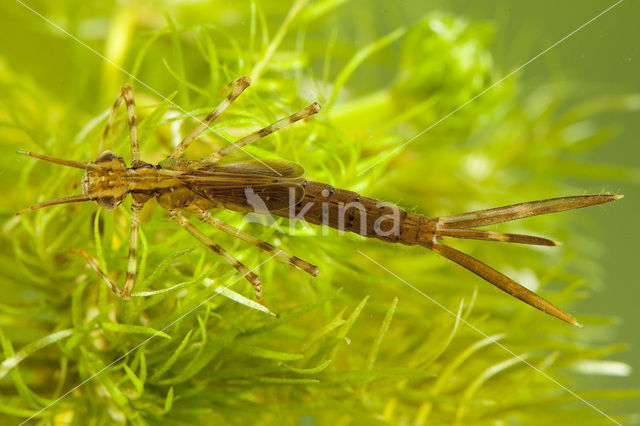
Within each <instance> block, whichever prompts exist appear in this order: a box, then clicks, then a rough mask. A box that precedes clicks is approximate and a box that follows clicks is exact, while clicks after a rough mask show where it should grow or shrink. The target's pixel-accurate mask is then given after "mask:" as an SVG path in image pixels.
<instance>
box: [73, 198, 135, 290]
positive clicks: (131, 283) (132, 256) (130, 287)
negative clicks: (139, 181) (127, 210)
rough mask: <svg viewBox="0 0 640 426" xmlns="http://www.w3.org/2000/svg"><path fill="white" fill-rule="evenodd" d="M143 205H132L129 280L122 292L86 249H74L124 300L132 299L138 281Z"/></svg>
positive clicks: (126, 281)
mask: <svg viewBox="0 0 640 426" xmlns="http://www.w3.org/2000/svg"><path fill="white" fill-rule="evenodd" d="M142 206H143V204H142V203H138V202H136V201H135V200H133V201H132V203H131V232H130V234H129V262H128V265H127V278H126V279H125V282H124V287H123V288H122V291H121V290H119V289H118V287H117V286H116V284H115V283H114V282H113V281H111V280H110V279H109V277H107V275H106V274H105V273H104V272H103V271H102V270H101V269H100V266H99V265H98V264H97V263H96V261H95V260H93V259H92V258H91V256H89V253H87V251H86V250H85V249H77V250H76V249H74V250H72V252H73V253H78V254H81V255H82V256H83V257H84V258H85V259H86V260H87V263H88V264H89V266H90V267H91V269H93V270H94V271H96V272H97V273H98V275H100V278H102V280H103V281H104V282H105V283H106V284H107V286H108V287H109V288H110V289H111V291H113V292H114V293H115V294H116V296H118V297H121V298H123V299H128V298H130V297H131V292H132V291H133V286H134V283H135V279H136V269H137V265H138V263H137V256H136V250H137V248H138V229H139V228H140V211H141V210H142Z"/></svg>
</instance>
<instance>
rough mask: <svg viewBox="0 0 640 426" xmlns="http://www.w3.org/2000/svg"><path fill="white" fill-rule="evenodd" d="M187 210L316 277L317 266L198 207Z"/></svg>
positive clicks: (205, 221) (217, 227)
mask: <svg viewBox="0 0 640 426" xmlns="http://www.w3.org/2000/svg"><path fill="white" fill-rule="evenodd" d="M189 210H190V211H192V212H193V213H195V215H196V216H197V217H198V219H200V220H201V221H203V222H204V223H206V224H208V225H211V226H213V227H214V228H216V229H219V230H221V231H224V232H226V233H227V234H230V235H233V236H234V237H236V238H240V239H241V240H243V241H246V242H248V243H249V244H253V245H254V246H256V247H258V248H259V249H262V250H264V251H266V252H267V253H270V254H272V255H274V256H275V257H277V258H278V259H280V260H281V261H283V262H285V263H288V264H289V265H291V266H294V267H296V268H298V269H300V270H301V271H304V272H306V273H308V274H309V275H312V276H314V277H316V276H318V272H319V270H318V267H317V266H315V265H312V264H310V263H308V262H305V261H304V260H302V259H300V258H298V257H296V256H293V255H291V254H289V253H287V252H285V251H283V250H280V249H279V248H277V247H274V246H272V245H271V244H269V243H266V242H264V241H262V240H260V239H259V238H256V237H254V236H253V235H250V234H247V233H246V232H242V231H241V230H239V229H237V228H234V227H233V226H231V225H229V224H227V223H224V222H223V221H221V220H219V219H216V218H215V217H213V216H212V215H211V213H209V212H208V211H206V210H203V209H200V208H199V207H192V208H190V209H189Z"/></svg>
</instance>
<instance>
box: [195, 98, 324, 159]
mask: <svg viewBox="0 0 640 426" xmlns="http://www.w3.org/2000/svg"><path fill="white" fill-rule="evenodd" d="M318 111H320V104H319V103H317V102H314V103H312V104H311V105H309V106H308V107H306V108H303V109H302V110H300V111H298V112H296V113H295V114H293V115H290V116H289V117H287V118H283V119H282V120H279V121H276V122H275V123H273V124H271V125H269V126H267V127H265V128H264V129H260V130H258V131H257V132H253V133H251V134H250V135H247V136H245V137H243V138H241V139H238V140H237V141H235V142H233V143H232V144H231V145H227V146H225V147H224V148H222V149H220V150H219V151H218V152H215V153H213V154H211V155H210V156H208V157H206V158H203V159H202V160H203V161H208V162H215V161H218V160H219V159H220V158H222V157H224V156H225V155H228V154H231V153H232V152H234V151H237V150H238V149H240V148H242V147H243V146H246V145H248V144H250V143H253V142H255V141H257V140H259V139H262V138H264V137H265V136H267V135H270V134H271V133H274V132H277V131H278V130H280V129H282V128H284V127H287V126H288V125H289V124H291V123H295V122H296V121H298V120H302V119H303V118H307V117H310V116H312V115H313V114H315V113H317V112H318ZM202 160H201V161H202Z"/></svg>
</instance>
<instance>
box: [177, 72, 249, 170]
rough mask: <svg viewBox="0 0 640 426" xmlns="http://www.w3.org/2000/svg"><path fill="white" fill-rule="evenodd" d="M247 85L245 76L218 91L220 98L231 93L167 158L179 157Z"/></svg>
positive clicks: (247, 80) (247, 78) (247, 81)
mask: <svg viewBox="0 0 640 426" xmlns="http://www.w3.org/2000/svg"><path fill="white" fill-rule="evenodd" d="M249 84H251V80H250V79H249V77H246V76H244V77H240V78H238V79H236V80H233V81H232V82H231V83H229V84H227V85H226V86H225V87H224V88H223V89H222V90H221V91H220V96H222V95H223V94H224V93H226V92H227V91H228V90H229V89H232V90H231V93H229V94H228V95H227V97H226V98H225V99H224V100H223V101H222V102H220V105H218V106H217V107H216V109H214V110H213V111H212V112H211V113H210V114H209V115H208V116H207V117H206V118H205V119H204V120H203V121H202V122H201V123H200V125H198V126H197V127H196V128H195V129H193V130H192V131H191V133H190V134H189V135H188V136H186V137H185V138H184V139H183V140H182V142H180V143H179V144H178V146H176V148H175V149H174V150H173V153H172V154H171V155H170V156H169V158H178V157H180V156H181V155H182V154H183V153H184V151H185V150H186V149H187V148H188V147H189V144H191V142H193V141H194V139H196V138H197V137H198V136H200V134H201V133H202V132H204V131H205V130H206V129H207V128H208V127H209V125H211V123H213V122H214V121H215V120H216V118H218V117H219V116H220V114H222V113H223V112H224V110H225V109H227V107H228V106H229V105H231V102H233V101H234V100H235V99H236V98H237V97H238V96H240V93H242V92H243V91H244V89H246V88H247V87H249Z"/></svg>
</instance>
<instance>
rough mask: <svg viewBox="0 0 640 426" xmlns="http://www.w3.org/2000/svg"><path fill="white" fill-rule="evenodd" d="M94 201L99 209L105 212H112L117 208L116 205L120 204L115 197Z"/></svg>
mask: <svg viewBox="0 0 640 426" xmlns="http://www.w3.org/2000/svg"><path fill="white" fill-rule="evenodd" d="M95 201H96V203H98V205H99V206H100V207H102V208H103V209H105V210H114V209H115V208H116V207H118V204H120V203H119V202H118V200H116V198H115V197H102V198H98V199H96V200H95Z"/></svg>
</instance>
